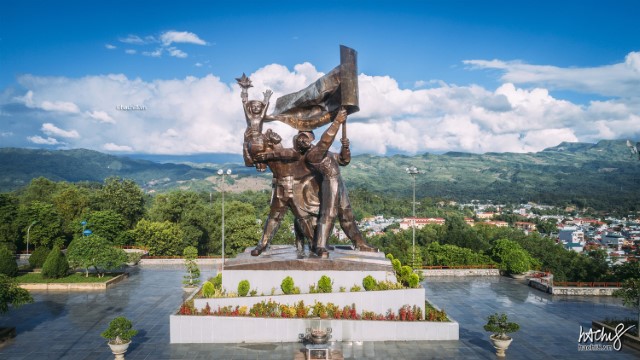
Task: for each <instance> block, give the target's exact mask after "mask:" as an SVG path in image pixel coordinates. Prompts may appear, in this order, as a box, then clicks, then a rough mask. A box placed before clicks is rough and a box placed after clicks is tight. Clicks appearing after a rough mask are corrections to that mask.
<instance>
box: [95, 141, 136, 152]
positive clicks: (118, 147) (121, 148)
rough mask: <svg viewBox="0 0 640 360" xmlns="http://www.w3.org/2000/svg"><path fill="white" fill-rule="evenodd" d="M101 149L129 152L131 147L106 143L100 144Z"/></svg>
mask: <svg viewBox="0 0 640 360" xmlns="http://www.w3.org/2000/svg"><path fill="white" fill-rule="evenodd" d="M102 150H106V151H114V152H131V151H133V149H132V148H131V147H130V146H127V145H116V144H114V143H106V144H104V145H102Z"/></svg>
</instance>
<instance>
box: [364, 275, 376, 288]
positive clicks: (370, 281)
mask: <svg viewBox="0 0 640 360" xmlns="http://www.w3.org/2000/svg"><path fill="white" fill-rule="evenodd" d="M362 286H363V287H364V289H365V290H366V291H373V290H375V289H376V287H377V286H378V282H377V281H376V279H374V278H373V276H371V275H367V276H366V277H365V278H364V279H362Z"/></svg>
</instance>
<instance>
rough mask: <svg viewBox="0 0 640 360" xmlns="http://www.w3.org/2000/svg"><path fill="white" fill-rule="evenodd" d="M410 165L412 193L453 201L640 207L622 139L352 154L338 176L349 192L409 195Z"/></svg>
mask: <svg viewBox="0 0 640 360" xmlns="http://www.w3.org/2000/svg"><path fill="white" fill-rule="evenodd" d="M410 166H415V167H417V168H418V169H419V170H421V171H423V172H424V173H422V174H419V175H417V176H416V193H417V194H418V195H419V196H422V197H427V196H429V197H439V198H446V199H452V200H456V201H470V200H472V199H482V200H487V199H491V200H494V201H497V202H513V201H520V200H524V201H535V202H540V203H547V204H565V203H573V204H579V205H580V206H590V207H594V208H597V209H612V208H622V209H631V210H634V209H635V210H640V161H639V160H638V157H637V156H634V155H633V154H632V153H631V151H630V150H629V148H628V147H627V146H626V144H625V141H622V140H602V141H600V142H598V143H597V144H588V143H561V144H560V145H558V146H555V147H552V148H548V149H545V150H543V151H541V152H537V153H526V154H520V153H518V154H516V153H486V154H469V153H459V152H450V153H445V154H442V155H433V154H424V155H421V156H411V157H410V156H402V155H395V156H392V157H376V156H370V155H361V156H356V157H354V159H353V160H352V161H351V164H350V166H348V167H347V168H346V169H345V170H344V171H343V175H344V177H345V178H346V179H347V183H348V184H349V188H350V189H357V188H362V189H367V190H370V191H372V192H381V191H384V192H385V193H387V194H397V195H399V196H403V197H406V196H409V195H410V193H411V191H412V180H411V177H410V176H409V175H408V174H406V172H405V169H406V168H407V167H410Z"/></svg>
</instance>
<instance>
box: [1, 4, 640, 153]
mask: <svg viewBox="0 0 640 360" xmlns="http://www.w3.org/2000/svg"><path fill="white" fill-rule="evenodd" d="M639 15H640V3H638V2H636V1H616V0H613V1H608V2H606V4H605V2H602V1H563V2H557V1H546V0H545V1H535V2H534V1H528V2H525V1H322V2H300V1H297V2H290V1H274V2H266V1H260V2H258V1H243V2H233V1H217V2H205V1H181V2H179V3H171V4H164V3H159V4H156V3H155V2H144V1H138V2H134V3H133V4H130V3H129V2H125V1H95V2H86V1H84V2H80V1H77V2H76V1H5V2H3V3H2V4H1V5H0V17H1V18H0V143H1V144H2V145H1V146H19V147H43V148H52V149H56V148H77V147H83V148H91V149H95V150H99V151H105V152H112V153H165V154H189V153H206V152H226V153H240V152H241V144H242V132H243V128H244V126H245V123H244V116H243V114H242V108H241V103H240V100H239V99H240V98H239V89H238V88H237V86H236V85H235V80H234V78H236V77H238V76H240V75H241V74H242V73H243V72H245V73H247V75H249V76H251V78H252V80H254V85H255V87H254V88H252V91H254V92H253V93H251V97H252V98H258V97H261V92H262V91H264V90H265V89H267V88H271V89H273V90H274V95H275V96H274V99H275V97H277V96H280V95H284V94H286V93H289V92H293V91H296V90H299V89H301V88H302V87H304V86H306V85H307V84H309V83H311V82H313V81H314V80H315V79H317V78H318V77H319V76H321V75H322V74H323V73H326V72H328V71H330V70H331V69H332V68H333V67H335V66H336V65H338V63H339V45H340V44H344V45H347V46H350V47H352V48H354V49H356V50H357V51H358V67H359V69H358V70H359V73H360V78H359V81H360V97H361V111H360V112H359V113H356V114H354V115H352V116H351V117H350V119H349V122H350V125H349V129H350V130H349V135H350V137H351V140H352V146H353V150H354V152H355V153H373V154H381V155H384V154H392V153H407V154H415V153H423V152H442V151H468V152H478V153H481V152H487V151H515V152H527V151H539V150H541V149H543V148H545V147H549V146H554V145H557V144H558V143H560V142H561V141H586V142H595V141H598V140H600V139H617V138H627V137H628V138H631V139H639V138H640V117H639V114H640V42H639V41H638V39H640V27H639V26H638V25H637V18H638V16H639ZM118 106H120V108H118ZM121 106H136V107H139V108H140V109H142V110H128V111H123V110H121ZM269 125H270V127H272V128H274V129H275V130H276V131H278V132H279V133H281V134H282V135H283V137H284V138H285V139H286V138H290V137H291V136H292V135H293V134H294V131H293V130H292V129H290V128H287V127H286V126H284V125H282V124H269Z"/></svg>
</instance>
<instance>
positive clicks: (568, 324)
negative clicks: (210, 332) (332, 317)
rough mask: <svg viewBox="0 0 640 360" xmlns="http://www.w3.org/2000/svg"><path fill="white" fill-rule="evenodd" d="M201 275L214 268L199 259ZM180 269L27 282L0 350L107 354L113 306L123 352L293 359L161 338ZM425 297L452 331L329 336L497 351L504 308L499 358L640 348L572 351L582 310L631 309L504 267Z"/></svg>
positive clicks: (610, 312)
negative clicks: (504, 338) (512, 325)
mask: <svg viewBox="0 0 640 360" xmlns="http://www.w3.org/2000/svg"><path fill="white" fill-rule="evenodd" d="M203 274H204V275H203V278H204V277H208V276H212V275H213V274H214V272H213V270H212V269H207V268H205V269H204V271H203ZM182 275H183V271H182V269H181V267H177V268H175V269H167V268H150V267H145V268H141V269H135V270H133V271H132V273H131V276H130V277H129V278H128V279H126V280H125V281H123V282H121V283H119V284H117V285H116V286H114V287H112V288H110V289H108V290H106V291H101V292H82V293H69V292H36V291H34V292H32V294H33V296H34V298H35V300H36V302H35V303H34V304H29V305H25V306H23V307H22V308H20V309H18V310H11V311H10V312H9V313H8V314H5V315H3V316H2V317H1V318H0V326H9V325H11V326H16V327H17V334H18V335H17V337H16V338H15V339H12V340H10V341H9V342H8V343H7V344H6V345H5V346H3V347H2V348H0V359H7V360H8V359H30V360H31V359H113V355H112V354H111V352H110V351H109V348H108V347H107V345H106V340H104V339H103V338H101V337H100V332H102V331H103V330H104V329H105V328H106V327H107V325H108V323H109V321H110V320H111V319H112V318H114V317H115V316H119V315H124V316H126V317H128V318H129V319H131V320H132V321H133V323H134V327H135V328H136V329H138V330H140V333H139V334H138V336H136V337H135V338H134V342H133V344H132V345H131V346H130V348H129V351H128V352H127V354H126V359H129V360H135V359H294V358H296V357H297V358H301V357H300V353H301V352H302V349H303V346H302V344H300V343H295V342H292V343H275V344H169V314H171V313H173V312H174V311H176V310H177V308H178V306H179V304H180V302H181V300H182V298H183V297H184V296H185V294H184V292H183V291H182V289H181V280H182ZM424 284H425V287H426V293H427V297H428V298H429V299H430V300H431V301H432V302H433V303H435V304H437V305H438V306H440V307H442V308H444V309H445V310H446V311H447V313H448V314H449V315H450V316H451V317H452V318H454V319H455V320H457V321H458V322H459V323H460V341H418V342H415V341H413V342H364V343H334V344H333V345H332V346H333V349H334V351H338V352H340V353H341V354H342V355H343V356H344V358H345V359H360V358H367V359H496V356H495V355H494V349H493V347H492V346H491V344H490V343H489V341H488V333H486V332H485V331H484V330H483V329H482V326H483V325H484V323H485V320H486V317H487V316H488V315H489V314H492V313H494V312H506V313H508V314H509V316H510V318H511V319H512V321H516V322H518V323H519V324H520V326H521V330H520V331H518V332H517V333H515V334H513V337H514V341H513V343H512V344H511V347H510V348H509V350H508V351H507V359H548V358H556V359H574V358H575V359H603V358H607V359H640V352H638V351H632V350H627V349H623V350H622V351H619V352H617V351H613V352H580V351H578V334H579V327H580V326H581V325H582V326H583V328H587V327H589V326H590V324H591V319H593V318H595V319H602V318H606V317H633V316H634V314H633V312H631V311H630V310H629V309H626V308H624V307H622V306H621V305H620V301H619V300H617V299H613V298H610V297H558V296H555V297H551V296H550V295H547V294H544V293H542V292H539V291H537V290H534V289H531V288H528V287H527V286H525V285H522V284H521V283H519V282H518V281H517V280H513V279H509V278H505V277H465V278H452V277H440V278H435V279H427V281H426V282H425V283H424Z"/></svg>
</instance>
